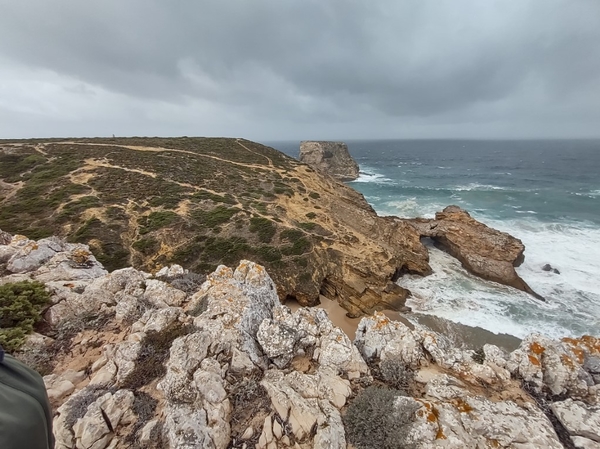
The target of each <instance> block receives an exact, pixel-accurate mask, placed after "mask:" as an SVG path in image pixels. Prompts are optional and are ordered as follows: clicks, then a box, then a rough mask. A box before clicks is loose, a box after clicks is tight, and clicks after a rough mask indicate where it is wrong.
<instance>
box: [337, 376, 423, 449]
mask: <svg viewBox="0 0 600 449" xmlns="http://www.w3.org/2000/svg"><path fill="white" fill-rule="evenodd" d="M398 396H400V394H399V392H398V391H397V390H392V389H389V388H385V387H378V386H371V387H369V388H367V389H366V390H363V391H361V392H360V393H359V394H358V396H356V398H355V399H354V400H353V401H352V402H351V403H350V405H349V406H348V410H347V411H346V414H345V415H344V417H343V419H344V427H345V429H346V437H347V438H348V442H349V443H351V444H352V445H354V447H356V448H357V449H402V448H411V447H412V446H413V445H412V444H409V443H407V442H406V439H407V436H408V432H409V430H410V426H411V424H412V422H413V420H414V415H415V411H416V409H415V408H407V409H402V410H398V409H397V408H396V407H395V406H394V402H395V401H396V398H397V397H398Z"/></svg>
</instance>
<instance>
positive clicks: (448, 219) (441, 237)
mask: <svg viewBox="0 0 600 449" xmlns="http://www.w3.org/2000/svg"><path fill="white" fill-rule="evenodd" d="M405 221H406V222H407V223H410V224H411V225H412V226H413V227H414V228H415V229H416V230H417V232H418V233H419V234H420V235H421V237H429V238H431V239H432V240H433V241H434V242H435V244H436V245H438V246H440V247H441V248H442V249H444V250H445V251H447V252H448V253H449V254H450V255H452V256H453V257H456V258H457V259H458V260H459V261H460V262H461V264H462V265H463V267H464V268H465V269H466V270H467V271H469V272H471V273H473V274H474V275H476V276H479V277H481V278H483V279H487V280H490V281H494V282H498V283H500V284H504V285H509V286H511V287H514V288H516V289H519V290H522V291H524V292H527V293H529V294H531V295H532V296H534V297H535V298H537V299H540V300H544V298H543V297H541V296H540V295H538V294H537V293H536V292H534V291H533V290H532V289H531V287H529V285H527V283H526V282H525V281H524V280H523V279H521V277H520V276H519V275H518V274H517V272H516V271H515V267H518V266H519V265H521V263H523V260H524V259H525V257H524V255H523V252H524V251H525V246H524V245H523V243H522V242H521V240H519V239H517V238H515V237H512V236H511V235H509V234H507V233H505V232H500V231H497V230H495V229H492V228H490V227H488V226H486V225H484V224H483V223H480V222H478V221H477V220H475V219H474V218H472V217H471V216H470V215H469V213H468V212H467V211H465V210H463V209H461V208H460V207H458V206H448V207H446V208H445V209H444V210H443V211H442V212H437V213H436V214H435V219H426V218H415V219H409V220H405Z"/></svg>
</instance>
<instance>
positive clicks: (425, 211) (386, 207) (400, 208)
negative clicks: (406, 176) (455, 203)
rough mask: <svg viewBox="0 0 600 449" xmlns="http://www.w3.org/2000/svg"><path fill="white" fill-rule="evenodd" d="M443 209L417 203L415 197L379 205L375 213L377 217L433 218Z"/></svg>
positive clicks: (434, 205)
mask: <svg viewBox="0 0 600 449" xmlns="http://www.w3.org/2000/svg"><path fill="white" fill-rule="evenodd" d="M444 207H446V206H445V205H442V204H435V203H427V204H422V203H419V202H417V199H416V197H412V198H407V199H403V200H393V201H388V202H386V203H383V204H381V203H380V204H379V205H378V208H377V213H378V214H379V215H395V216H396V217H400V218H415V217H423V218H433V217H434V216H435V213H436V212H439V211H440V210H442V209H443V208H444Z"/></svg>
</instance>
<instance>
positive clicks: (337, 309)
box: [285, 296, 521, 352]
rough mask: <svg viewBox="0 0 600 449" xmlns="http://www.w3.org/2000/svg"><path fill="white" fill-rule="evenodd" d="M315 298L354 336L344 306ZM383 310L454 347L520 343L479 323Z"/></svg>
mask: <svg viewBox="0 0 600 449" xmlns="http://www.w3.org/2000/svg"><path fill="white" fill-rule="evenodd" d="M319 299H320V301H321V304H319V305H318V306H315V307H319V308H321V309H324V310H326V311H327V314H328V315H329V319H330V320H331V321H332V322H333V324H334V325H336V326H337V327H339V328H340V329H342V330H343V331H344V332H345V333H346V335H348V337H349V338H350V339H351V340H354V338H355V336H356V328H357V327H358V323H359V322H360V318H348V317H347V316H346V310H345V309H344V308H342V307H341V306H340V305H339V304H338V303H337V301H332V300H331V299H328V298H326V297H324V296H320V297H319ZM285 305H286V306H288V307H289V308H290V309H292V311H296V310H298V309H299V308H300V305H299V304H298V303H297V302H296V301H293V300H288V301H286V303H285ZM383 313H384V314H385V315H386V316H387V317H388V318H390V319H391V320H395V321H401V322H402V323H404V324H405V325H407V326H408V327H409V328H411V329H414V327H415V326H414V324H413V323H414V322H416V323H418V324H420V325H421V326H425V327H427V328H429V329H431V330H432V331H434V332H438V333H440V334H442V335H445V336H446V337H447V338H448V339H450V341H451V342H452V343H453V344H454V345H455V346H456V347H460V348H464V349H478V348H481V347H482V346H483V345H485V344H492V345H496V346H498V347H500V348H502V349H504V350H506V351H509V352H510V351H514V350H515V349H516V348H517V347H518V346H519V344H520V343H521V340H520V339H519V338H517V337H514V336H512V335H508V334H494V333H493V332H490V331H487V330H485V329H482V328H480V327H472V326H465V325H464V324H458V323H454V322H452V321H448V320H446V319H444V318H440V317H436V316H432V315H422V314H417V313H410V314H406V315H405V314H401V313H399V312H395V311H392V310H385V311H384V312H383Z"/></svg>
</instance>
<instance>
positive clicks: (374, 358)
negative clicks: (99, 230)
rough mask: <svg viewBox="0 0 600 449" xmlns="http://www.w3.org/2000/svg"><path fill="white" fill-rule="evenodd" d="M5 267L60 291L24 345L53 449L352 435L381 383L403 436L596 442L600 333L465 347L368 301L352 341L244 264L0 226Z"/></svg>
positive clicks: (433, 444)
mask: <svg viewBox="0 0 600 449" xmlns="http://www.w3.org/2000/svg"><path fill="white" fill-rule="evenodd" d="M9 237H10V239H9ZM0 264H2V266H3V269H4V273H5V275H4V276H2V277H1V278H0V284H3V285H8V284H10V283H14V282H20V281H24V280H37V281H39V282H42V283H44V284H45V286H46V288H47V289H48V290H49V291H50V293H51V305H50V306H49V308H48V309H47V310H46V311H45V314H44V316H45V320H46V322H47V326H46V328H43V329H38V331H39V332H40V333H36V334H33V335H32V336H30V337H29V338H28V340H27V342H26V343H25V346H24V347H23V348H22V350H21V352H20V353H19V354H18V355H20V356H21V357H23V358H24V359H25V360H26V361H27V362H28V363H30V364H34V365H35V364H37V365H38V366H39V367H44V369H45V370H46V373H45V374H46V375H45V377H44V380H45V382H46V385H47V387H48V390H49V394H50V397H51V399H52V401H53V404H54V406H55V410H56V415H55V419H54V426H55V433H56V436H57V448H59V449H66V448H75V447H77V448H85V449H92V448H93V449H105V448H125V447H148V448H152V447H157V448H158V447H172V448H176V447H177V448H227V447H232V448H233V447H235V448H238V447H239V448H242V447H245V448H251V447H252V448H254V447H257V448H288V447H289V448H346V447H349V446H348V445H349V444H350V443H352V442H353V441H350V440H349V439H352V438H355V436H356V434H357V429H356V428H354V427H352V426H355V425H356V421H353V420H351V419H350V418H349V417H352V416H356V413H358V412H360V404H362V403H363V402H361V401H362V399H361V398H364V397H365V396H364V395H368V394H373V392H379V393H381V392H384V393H381V394H384V396H385V395H388V396H386V397H391V398H392V401H391V402H386V404H387V405H386V407H387V408H385V410H383V411H384V413H385V416H398V417H406V416H408V418H409V419H408V418H407V421H406V422H404V421H402V422H403V423H404V424H402V426H401V427H402V432H403V433H402V435H403V441H398V442H397V446H395V447H416V448H457V449H458V448H481V447H490V448H493V447H503V448H557V449H558V448H562V447H582V448H592V449H594V448H598V447H600V431H599V429H600V340H599V339H597V338H594V337H587V336H584V337H581V338H578V339H569V338H565V339H563V340H561V341H555V340H550V339H548V338H545V337H543V336H541V335H531V336H529V337H527V338H526V339H524V340H523V341H522V343H521V344H520V346H519V347H518V348H517V349H516V350H514V351H512V352H510V353H508V352H505V351H503V350H501V349H500V348H498V347H496V346H493V345H484V346H483V347H481V348H479V349H478V350H465V349H461V348H457V347H455V346H453V344H452V343H451V342H450V340H448V339H447V338H446V337H445V336H444V335H441V334H439V333H435V332H432V331H430V330H429V329H427V328H425V327H423V326H420V325H414V326H411V327H409V326H406V325H405V324H403V323H401V322H397V321H392V320H390V319H389V318H388V317H386V316H385V315H383V314H380V313H375V314H374V315H373V316H368V317H364V318H362V320H361V321H360V324H359V326H358V330H357V334H356V338H355V339H354V341H353V342H352V341H351V340H350V339H349V338H348V336H347V335H346V334H345V333H344V332H343V331H341V330H340V329H339V328H337V327H336V326H334V325H333V324H332V322H331V321H330V319H329V317H328V316H327V313H326V312H325V311H324V310H322V309H318V308H304V307H302V308H299V309H298V310H297V311H295V312H292V311H291V310H290V309H289V308H288V307H287V306H285V305H282V304H280V301H279V297H278V295H277V289H276V286H275V284H274V282H273V281H272V280H271V278H270V277H269V275H268V274H267V272H266V270H265V269H264V268H263V267H261V266H260V265H257V264H254V263H252V262H248V261H243V262H241V263H240V264H239V265H238V266H237V268H236V269H235V270H232V269H230V268H227V267H224V266H221V267H219V268H218V269H217V270H216V271H215V272H214V273H212V274H210V275H209V276H208V277H207V279H206V280H205V281H204V280H203V279H198V278H195V277H193V276H191V275H190V273H186V271H185V270H184V269H183V268H181V267H179V266H171V267H169V268H165V269H164V270H161V271H160V272H159V273H156V274H155V275H152V274H150V273H145V272H143V271H139V270H136V269H133V268H126V269H121V270H116V271H113V272H112V273H108V272H107V271H106V270H104V268H103V267H102V266H101V265H100V264H99V263H98V262H97V260H96V259H95V258H94V256H93V255H92V254H91V253H90V252H89V249H88V247H87V246H85V245H81V244H70V243H65V242H63V241H61V240H60V239H56V238H51V239H43V240H39V241H32V240H28V239H26V238H25V237H22V236H13V237H11V236H9V235H6V234H2V241H1V242H0ZM390 392H391V393H390ZM382 404H383V402H382ZM375 411H377V410H375ZM380 411H381V410H379V412H380ZM398 419H400V418H398ZM403 419H404V418H403ZM367 421H368V420H366V421H365V420H363V421H361V424H360V425H363V424H364V423H365V422H367ZM398 422H400V421H398ZM385 423H387V421H385V422H380V423H378V424H377V426H378V427H377V432H379V433H381V432H383V433H385V432H392V431H393V429H389V428H386V424H385ZM365 425H366V424H365ZM396 427H398V426H396ZM358 430H360V431H362V429H358ZM372 430H373V429H371V431H372ZM396 430H398V429H396ZM379 433H378V434H379ZM364 447H367V446H364Z"/></svg>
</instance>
